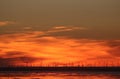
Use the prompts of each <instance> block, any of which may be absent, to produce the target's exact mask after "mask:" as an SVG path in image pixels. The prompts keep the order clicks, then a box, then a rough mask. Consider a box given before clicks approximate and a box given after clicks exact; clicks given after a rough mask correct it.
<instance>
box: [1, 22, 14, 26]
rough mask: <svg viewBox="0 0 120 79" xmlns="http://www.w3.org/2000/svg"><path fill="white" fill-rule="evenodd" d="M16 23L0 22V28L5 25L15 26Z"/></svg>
mask: <svg viewBox="0 0 120 79" xmlns="http://www.w3.org/2000/svg"><path fill="white" fill-rule="evenodd" d="M15 23H16V22H13V21H0V26H1V27H2V26H6V25H11V24H15Z"/></svg>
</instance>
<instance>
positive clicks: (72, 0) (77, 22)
mask: <svg viewBox="0 0 120 79" xmlns="http://www.w3.org/2000/svg"><path fill="white" fill-rule="evenodd" d="M108 64H109V65H120V0H0V66H8V65H35V66H39V65H51V66H52V65H59V66H63V65H71V66H73V65H87V66H88V65H99V66H102V65H108Z"/></svg>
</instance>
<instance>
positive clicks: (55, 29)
mask: <svg viewBox="0 0 120 79" xmlns="http://www.w3.org/2000/svg"><path fill="white" fill-rule="evenodd" d="M73 30H86V28H84V27H77V26H55V27H53V28H51V29H50V30H49V31H48V32H63V31H73Z"/></svg>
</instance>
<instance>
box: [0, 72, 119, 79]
mask: <svg viewBox="0 0 120 79" xmlns="http://www.w3.org/2000/svg"><path fill="white" fill-rule="evenodd" d="M0 79H120V73H115V72H114V73H108V72H106V73H105V72H103V73H102V72H100V73H98V72H94V73H93V72H89V73H88V72H51V73H48V72H45V73H42V72H39V73H38V72H36V73H35V72H17V73H16V72H14V73H13V72H12V73H8V72H4V73H0Z"/></svg>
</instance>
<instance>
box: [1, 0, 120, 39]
mask: <svg viewBox="0 0 120 79" xmlns="http://www.w3.org/2000/svg"><path fill="white" fill-rule="evenodd" d="M0 21H13V22H16V24H14V25H9V24H8V25H6V27H0V31H1V32H0V33H5V32H6V30H7V31H12V32H15V31H17V32H19V31H23V30H24V28H25V27H27V28H28V27H31V28H32V30H38V31H39V30H48V29H49V28H51V27H54V26H61V25H62V26H67V27H69V26H77V27H84V28H87V29H89V30H87V31H84V32H82V33H81V32H80V31H76V32H72V33H70V32H69V33H68V34H67V35H70V36H73V37H82V38H93V39H119V38H120V34H119V30H120V1H119V0H74V1H73V0H0ZM76 34H77V35H76ZM78 34H79V35H78ZM56 35H64V33H59V34H56Z"/></svg>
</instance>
